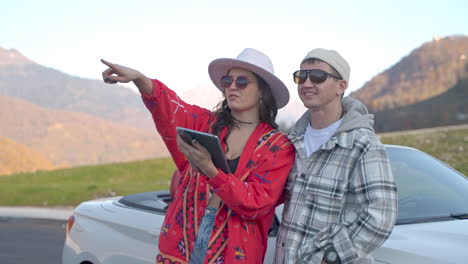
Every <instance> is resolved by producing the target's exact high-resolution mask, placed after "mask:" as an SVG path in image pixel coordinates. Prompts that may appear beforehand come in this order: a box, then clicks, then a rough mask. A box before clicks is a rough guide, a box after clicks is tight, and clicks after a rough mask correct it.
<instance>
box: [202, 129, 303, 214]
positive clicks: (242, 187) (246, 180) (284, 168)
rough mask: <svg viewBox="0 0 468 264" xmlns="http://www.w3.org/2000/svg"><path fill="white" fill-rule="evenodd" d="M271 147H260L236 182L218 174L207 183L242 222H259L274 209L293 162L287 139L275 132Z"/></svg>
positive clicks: (290, 147) (291, 149)
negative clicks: (250, 220) (258, 220)
mask: <svg viewBox="0 0 468 264" xmlns="http://www.w3.org/2000/svg"><path fill="white" fill-rule="evenodd" d="M272 142H273V144H271V145H268V146H265V147H263V148H260V149H259V150H258V151H255V152H254V156H257V155H259V156H261V158H260V159H259V160H258V161H257V162H254V161H249V163H248V164H247V167H248V168H249V169H248V170H247V172H246V174H245V175H243V177H241V178H240V179H239V178H238V177H237V176H235V175H233V174H225V173H223V172H222V171H220V172H219V173H218V175H217V176H215V177H214V178H213V179H211V180H210V182H209V183H210V184H211V186H213V189H214V191H215V193H216V194H217V195H219V196H220V197H221V199H222V200H223V201H224V202H225V203H226V204H227V205H228V206H229V208H231V209H232V210H233V211H234V212H236V213H238V214H239V215H241V216H242V217H244V218H246V219H259V218H261V217H263V216H264V215H265V214H268V213H269V212H271V210H272V209H274V208H275V206H276V204H277V201H278V199H279V197H280V195H281V194H282V192H283V188H284V185H285V183H286V180H287V177H288V174H289V171H290V170H291V167H292V165H293V163H294V146H293V145H292V144H291V143H290V142H289V140H288V139H287V137H286V136H285V135H283V134H281V133H277V134H276V135H275V136H274V139H272Z"/></svg>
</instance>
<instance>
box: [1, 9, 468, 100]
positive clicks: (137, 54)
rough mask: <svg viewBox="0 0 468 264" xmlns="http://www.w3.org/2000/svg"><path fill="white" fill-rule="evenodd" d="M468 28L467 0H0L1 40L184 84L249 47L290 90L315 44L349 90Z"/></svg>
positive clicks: (83, 67) (51, 62)
mask: <svg viewBox="0 0 468 264" xmlns="http://www.w3.org/2000/svg"><path fill="white" fill-rule="evenodd" d="M455 34H456V35H468V2H467V1H461V0H459V1H456V0H445V1H434V0H426V1H418V0H416V1H411V0H405V1H400V0H398V1H396V0H392V1H379V0H369V1H359V0H356V1H346V0H343V1H331V0H330V1H325V0H322V1H314V0H304V1H301V0H283V1H275V0H265V1H264V0H260V1H255V0H250V1H246V0H238V1H221V0H213V1H211V0H210V1H203V0H198V1H196V0H194V1H185V0H179V1H170V0H165V1H160V0H153V1H151V0H131V1H122V0H113V1H107V0H104V1H98V0H81V1H67V0H60V1H53V0H42V1H25V0H15V1H9V0H1V2H0V47H2V48H6V49H11V48H14V49H17V50H18V51H20V52H21V53H23V54H24V55H26V56H27V57H29V58H30V59H32V60H33V61H35V62H37V63H40V64H42V65H44V66H47V67H51V68H54V69H57V70H60V71H62V72H65V73H67V74H70V75H73V76H78V77H83V78H90V79H100V78H101V72H102V71H103V70H104V69H105V67H104V65H102V64H101V63H100V61H99V59H100V58H104V59H107V60H109V61H111V62H114V63H119V64H122V65H126V66H129V67H132V68H135V69H138V70H140V71H141V72H143V73H144V74H146V75H147V76H148V77H151V78H158V79H160V80H162V81H163V82H165V83H166V84H167V85H168V86H169V87H170V88H172V89H174V90H176V91H178V92H182V91H185V90H188V89H191V88H194V87H197V86H199V85H212V84H211V81H210V79H209V76H208V71H207V68H208V64H209V63H210V62H211V61H212V60H214V59H216V58H221V57H236V56H237V55H238V54H239V53H240V52H241V51H242V50H243V49H244V48H246V47H250V48H256V49H258V50H261V51H263V52H264V53H266V54H267V55H268V56H269V57H270V59H271V60H272V61H273V64H274V67H275V73H276V75H277V76H278V77H279V78H280V79H282V80H283V82H285V84H286V85H287V86H288V87H289V89H290V93H291V95H292V96H297V94H296V85H295V84H294V83H293V81H292V72H293V71H295V70H297V69H298V67H299V62H300V61H301V60H302V58H303V57H304V56H305V54H306V53H307V52H308V51H309V50H311V49H314V48H318V47H321V48H327V49H335V50H337V51H338V52H339V53H341V55H342V56H343V57H344V58H345V59H347V60H348V62H349V63H350V65H351V78H350V84H349V89H348V93H349V92H350V91H352V90H356V89H358V88H360V87H361V86H362V85H363V84H364V83H365V82H366V81H368V80H370V79H371V78H372V77H373V76H375V75H377V74H379V73H380V72H382V71H384V70H386V69H387V68H389V67H391V66H392V65H393V64H395V63H397V62H398V61H399V60H400V59H401V58H402V57H404V56H406V55H408V54H409V53H410V52H411V51H412V50H413V49H415V48H417V47H419V46H420V45H422V44H423V43H424V42H428V41H431V40H432V39H433V37H436V36H449V35H455Z"/></svg>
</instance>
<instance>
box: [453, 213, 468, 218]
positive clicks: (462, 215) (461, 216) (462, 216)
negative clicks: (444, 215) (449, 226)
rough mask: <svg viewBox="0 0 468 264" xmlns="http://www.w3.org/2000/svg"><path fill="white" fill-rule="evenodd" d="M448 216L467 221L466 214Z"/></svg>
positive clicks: (467, 214) (467, 215) (467, 216)
mask: <svg viewBox="0 0 468 264" xmlns="http://www.w3.org/2000/svg"><path fill="white" fill-rule="evenodd" d="M450 216H451V217H453V218H456V219H468V213H461V214H450Z"/></svg>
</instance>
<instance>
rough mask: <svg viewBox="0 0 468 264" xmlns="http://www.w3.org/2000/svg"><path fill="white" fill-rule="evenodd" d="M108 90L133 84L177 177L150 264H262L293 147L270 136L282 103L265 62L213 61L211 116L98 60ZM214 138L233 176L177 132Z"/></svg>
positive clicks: (279, 86)
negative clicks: (219, 96) (217, 94)
mask: <svg viewBox="0 0 468 264" xmlns="http://www.w3.org/2000/svg"><path fill="white" fill-rule="evenodd" d="M102 62H103V63H104V64H106V65H107V66H109V68H108V69H107V70H106V71H104V72H103V78H104V80H105V82H107V83H117V82H129V81H133V82H134V83H135V85H136V86H137V87H138V89H139V90H140V92H141V94H142V98H143V102H144V103H145V105H146V106H147V108H148V109H149V111H150V112H151V114H152V116H153V120H154V122H155V124H156V128H157V130H158V132H159V134H160V135H161V137H162V138H163V140H164V142H165V144H166V146H167V148H168V149H169V151H170V153H171V155H172V158H173V159H174V162H175V164H176V166H177V169H178V170H179V171H180V172H181V174H182V177H181V180H180V181H179V184H178V186H177V189H176V191H175V195H174V201H173V202H172V203H171V205H170V207H169V208H168V211H167V213H166V218H165V220H164V224H163V226H162V231H161V234H160V237H159V254H158V256H157V260H156V263H164V264H166V263H192V264H201V263H263V258H264V255H265V252H266V246H267V237H268V230H269V228H270V226H271V224H272V221H273V217H274V209H275V205H276V203H277V201H278V199H279V197H280V195H281V193H282V190H283V187H284V185H285V183H286V179H287V176H288V174H289V171H290V169H291V166H292V164H293V161H294V148H293V146H292V144H290V142H289V140H288V139H287V137H286V136H285V135H284V134H282V133H280V132H279V131H278V130H277V127H278V126H277V125H276V123H275V121H274V120H275V117H276V113H277V110H278V108H281V107H283V106H285V105H286V104H287V102H288V100H289V93H288V90H287V88H286V86H285V85H284V84H283V83H282V82H281V80H279V79H278V78H277V77H276V76H275V75H274V74H273V65H272V64H271V61H270V59H269V58H268V57H267V56H266V55H265V54H263V53H261V52H259V51H257V50H255V49H245V50H244V51H243V52H242V53H241V54H240V55H239V56H238V57H237V58H236V59H228V58H224V59H217V60H214V61H213V62H211V63H210V65H209V67H208V72H209V75H210V77H211V80H212V81H213V82H214V84H215V85H216V87H217V88H218V89H219V90H220V91H221V92H222V93H223V95H224V100H223V101H222V102H221V103H220V104H219V105H218V109H217V110H216V111H215V112H211V111H209V110H207V109H203V108H201V107H198V106H196V105H190V104H187V103H185V102H184V101H182V100H181V99H180V98H179V97H178V96H177V95H176V94H175V93H174V92H173V91H172V90H170V89H169V88H167V87H166V86H165V85H164V84H163V83H161V82H160V81H158V80H151V79H149V78H147V77H145V76H144V75H143V74H141V73H139V72H138V71H136V70H133V69H130V68H127V67H123V66H120V65H116V64H111V63H109V62H106V61H104V60H103V61H102ZM177 126H181V127H186V128H190V129H194V130H199V131H203V132H209V133H212V134H215V135H218V136H219V138H220V139H221V141H222V146H223V148H224V149H225V153H226V157H227V159H228V163H229V166H230V168H231V172H232V173H225V172H223V171H222V170H219V169H217V168H216V167H215V166H214V165H213V163H212V161H211V157H210V154H209V153H208V152H207V151H206V149H205V148H203V147H202V146H201V145H200V144H198V143H197V142H193V146H192V145H190V144H187V143H185V142H184V141H183V140H182V139H181V138H180V137H179V136H178V135H177V132H176V129H175V128H176V127H177Z"/></svg>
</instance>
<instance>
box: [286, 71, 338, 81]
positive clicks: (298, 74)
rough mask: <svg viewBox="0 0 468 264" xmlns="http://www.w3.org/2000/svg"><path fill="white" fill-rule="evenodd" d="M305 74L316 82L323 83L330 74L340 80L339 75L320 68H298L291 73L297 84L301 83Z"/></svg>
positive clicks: (305, 76)
mask: <svg viewBox="0 0 468 264" xmlns="http://www.w3.org/2000/svg"><path fill="white" fill-rule="evenodd" d="M307 75H308V76H309V78H310V81H311V82H313V83H316V84H319V83H323V82H324V81H326V80H327V78H328V76H331V77H333V78H335V79H338V80H342V78H341V77H338V76H336V75H333V74H331V73H328V72H326V71H324V70H320V69H312V70H298V71H295V72H294V73H293V76H294V82H295V83H297V84H303V83H305V81H306V80H307Z"/></svg>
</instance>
